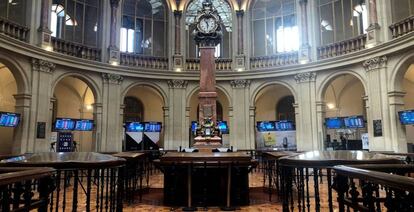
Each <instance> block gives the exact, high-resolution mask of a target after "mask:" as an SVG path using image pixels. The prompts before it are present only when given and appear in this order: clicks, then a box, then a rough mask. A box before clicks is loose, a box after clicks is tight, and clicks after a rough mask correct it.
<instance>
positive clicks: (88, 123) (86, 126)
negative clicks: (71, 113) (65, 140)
mask: <svg viewBox="0 0 414 212" xmlns="http://www.w3.org/2000/svg"><path fill="white" fill-rule="evenodd" d="M75 130H77V131H92V130H93V120H89V119H78V120H76V124H75Z"/></svg>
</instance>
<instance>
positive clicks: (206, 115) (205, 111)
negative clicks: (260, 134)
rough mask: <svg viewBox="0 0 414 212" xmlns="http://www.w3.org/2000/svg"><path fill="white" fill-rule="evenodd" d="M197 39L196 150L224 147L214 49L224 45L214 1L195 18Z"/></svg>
mask: <svg viewBox="0 0 414 212" xmlns="http://www.w3.org/2000/svg"><path fill="white" fill-rule="evenodd" d="M195 23H196V26H197V27H196V30H195V32H194V39H195V42H196V44H197V45H198V47H199V50H200V91H199V93H198V99H199V104H198V106H199V112H198V117H199V119H198V123H199V124H198V126H199V127H198V130H197V131H198V133H197V134H198V135H197V137H196V138H195V141H196V142H195V144H194V146H198V147H199V146H221V138H220V136H219V133H220V132H219V130H218V128H217V108H216V100H217V92H216V74H215V69H216V63H215V57H214V53H215V49H216V46H217V44H219V43H220V42H221V38H222V32H221V19H220V16H219V15H218V12H217V10H216V9H215V8H214V7H213V5H212V3H211V0H205V1H204V2H203V8H202V9H201V10H200V11H198V14H197V16H196V20H195Z"/></svg>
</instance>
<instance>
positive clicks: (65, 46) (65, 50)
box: [52, 37, 101, 61]
mask: <svg viewBox="0 0 414 212" xmlns="http://www.w3.org/2000/svg"><path fill="white" fill-rule="evenodd" d="M52 47H53V51H56V52H59V53H62V54H67V55H70V56H74V57H79V58H83V59H88V60H96V61H100V60H101V50H100V49H98V48H94V47H88V46H85V45H82V44H77V43H73V42H70V41H65V40H62V39H58V38H55V37H52Z"/></svg>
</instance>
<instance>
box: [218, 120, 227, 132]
mask: <svg viewBox="0 0 414 212" xmlns="http://www.w3.org/2000/svg"><path fill="white" fill-rule="evenodd" d="M217 126H218V128H219V130H220V132H221V133H222V134H229V126H228V125H227V121H219V122H218V123H217Z"/></svg>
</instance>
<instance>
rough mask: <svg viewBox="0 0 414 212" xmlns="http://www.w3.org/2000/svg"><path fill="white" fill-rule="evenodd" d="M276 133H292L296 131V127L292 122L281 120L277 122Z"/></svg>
mask: <svg viewBox="0 0 414 212" xmlns="http://www.w3.org/2000/svg"><path fill="white" fill-rule="evenodd" d="M275 126H276V131H292V130H295V126H294V124H293V122H292V121H289V120H281V121H276V122H275Z"/></svg>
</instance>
